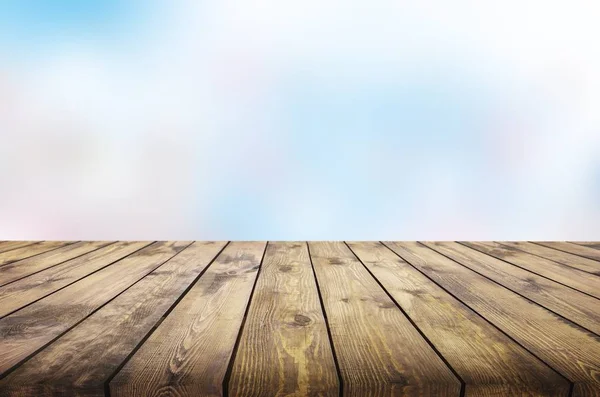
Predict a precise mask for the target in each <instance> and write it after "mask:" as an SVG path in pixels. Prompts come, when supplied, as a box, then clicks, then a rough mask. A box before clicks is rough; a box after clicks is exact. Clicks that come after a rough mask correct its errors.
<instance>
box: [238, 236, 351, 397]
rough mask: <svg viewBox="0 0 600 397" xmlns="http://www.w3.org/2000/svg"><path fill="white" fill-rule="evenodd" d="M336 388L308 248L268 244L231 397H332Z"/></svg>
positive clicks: (336, 393)
mask: <svg viewBox="0 0 600 397" xmlns="http://www.w3.org/2000/svg"><path fill="white" fill-rule="evenodd" d="M258 347H260V348H258ZM338 388H339V386H338V379H337V373H336V367H335V363H334V360H333V353H332V351H331V346H330V344H329V339H328V336H327V328H326V325H325V319H324V318H323V312H322V310H321V305H320V303H319V294H318V291H317V287H316V284H315V279H314V275H313V271H312V267H311V264H310V258H309V256H308V249H307V246H306V244H305V243H298V242H279V243H278V242H275V243H269V246H268V248H267V251H266V253H265V258H264V260H263V264H262V269H261V272H260V276H259V278H258V280H257V284H256V292H255V294H254V297H253V298H252V302H251V304H250V308H249V311H248V316H247V320H246V324H245V326H244V331H243V333H242V336H241V341H240V344H239V347H238V350H237V354H236V359H235V362H234V366H233V370H232V374H231V380H230V383H229V396H240V397H241V396H244V397H247V396H254V397H258V396H265V397H267V396H332V397H333V396H337V395H338Z"/></svg>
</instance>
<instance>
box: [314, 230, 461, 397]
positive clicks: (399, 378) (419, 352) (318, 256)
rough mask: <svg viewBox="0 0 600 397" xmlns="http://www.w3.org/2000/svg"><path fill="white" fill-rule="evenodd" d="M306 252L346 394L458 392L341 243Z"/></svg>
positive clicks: (448, 373)
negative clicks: (315, 277) (309, 255)
mask: <svg viewBox="0 0 600 397" xmlns="http://www.w3.org/2000/svg"><path fill="white" fill-rule="evenodd" d="M309 246H310V253H311V257H312V261H313V265H314V269H315V273H316V276H317V279H318V284H319V286H320V289H321V294H322V297H323V304H324V307H325V312H326V315H327V319H328V323H329V328H330V331H331V337H332V339H333V344H334V348H335V351H336V354H337V358H338V364H339V368H340V372H341V376H342V380H343V387H344V395H345V396H367V395H368V396H373V397H376V396H423V395H436V396H458V395H459V392H460V389H461V383H460V381H459V380H458V379H457V378H456V377H455V376H454V375H453V374H452V372H451V370H450V369H449V368H448V367H447V366H446V365H445V364H444V362H443V361H442V360H441V359H440V357H439V356H438V355H437V354H436V353H435V351H434V350H433V349H432V348H431V347H430V346H429V345H428V344H427V342H426V341H425V340H424V339H423V338H422V336H421V335H420V334H419V333H418V332H417V330H416V329H415V328H414V327H413V326H412V324H411V323H410V321H409V320H408V319H407V318H406V317H405V316H404V314H403V313H402V312H401V311H400V310H399V309H398V307H397V306H396V305H395V304H394V302H393V301H392V300H391V299H390V298H389V296H388V295H387V294H386V293H385V292H384V291H383V290H382V289H381V287H380V286H379V285H378V284H377V282H376V281H375V280H374V279H373V277H371V275H370V274H369V273H368V272H367V270H366V269H365V268H364V267H363V266H362V264H361V263H360V262H359V261H358V260H357V259H356V257H355V256H354V254H353V253H352V252H351V251H350V250H349V249H348V247H346V245H345V244H344V243H341V242H311V243H309Z"/></svg>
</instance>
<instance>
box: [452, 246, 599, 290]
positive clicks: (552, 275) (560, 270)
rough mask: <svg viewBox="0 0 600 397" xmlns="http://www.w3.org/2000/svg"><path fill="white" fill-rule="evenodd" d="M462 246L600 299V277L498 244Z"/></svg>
mask: <svg viewBox="0 0 600 397" xmlns="http://www.w3.org/2000/svg"><path fill="white" fill-rule="evenodd" d="M462 244H464V245H466V246H467V247H471V248H473V249H475V250H478V251H481V252H483V253H485V254H488V255H490V256H493V257H495V258H498V259H502V260H504V261H506V262H509V263H511V264H513V265H515V266H519V267H521V268H524V269H527V270H529V271H530V272H534V273H536V274H538V275H540V276H544V277H547V278H549V279H551V280H554V281H556V282H559V283H561V284H564V285H566V286H569V287H571V288H574V289H576V290H578V291H581V292H585V293H587V294H589V295H592V296H594V297H596V298H600V278H599V277H595V276H592V275H590V274H588V273H585V272H582V271H580V270H577V269H573V268H572V267H568V266H565V265H561V264H560V263H556V262H554V261H551V260H548V259H545V258H540V257H539V256H535V255H531V254H528V253H527V252H523V251H521V250H518V249H516V248H512V247H507V246H503V245H501V244H499V243H496V242H491V241H490V242H480V241H468V242H463V243H462Z"/></svg>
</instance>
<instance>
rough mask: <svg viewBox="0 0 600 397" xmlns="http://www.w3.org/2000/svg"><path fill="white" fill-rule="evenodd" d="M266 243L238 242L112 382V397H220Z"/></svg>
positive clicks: (202, 278)
mask: <svg viewBox="0 0 600 397" xmlns="http://www.w3.org/2000/svg"><path fill="white" fill-rule="evenodd" d="M264 250H265V243H264V242H233V243H230V244H229V245H228V246H227V247H226V248H225V250H224V251H223V252H222V253H221V254H220V255H219V256H218V257H217V259H216V260H215V262H213V264H212V265H211V266H210V267H209V268H208V270H207V271H206V273H204V274H203V275H202V277H200V279H199V280H198V281H197V282H196V283H195V284H194V286H193V287H192V288H191V289H190V290H189V292H188V293H187V294H186V295H185V297H184V298H183V299H182V300H181V301H180V302H179V303H178V304H177V306H176V307H175V308H174V309H173V311H172V312H171V313H170V314H169V315H168V316H167V317H166V318H165V319H164V321H163V322H162V323H161V324H160V326H159V327H158V328H157V329H156V330H155V331H154V332H153V333H152V335H151V336H150V337H149V338H148V339H147V340H146V342H145V343H144V344H143V345H142V346H141V348H140V349H139V350H138V351H137V352H136V353H135V354H134V355H133V357H132V358H131V360H129V361H128V362H127V364H126V365H125V366H124V367H123V368H122V369H121V371H119V373H118V374H117V375H116V377H115V378H114V379H113V380H112V381H111V382H110V393H111V396H113V397H115V396H151V395H159V394H161V395H172V396H178V397H184V396H221V395H222V393H223V387H222V386H223V379H224V377H225V373H226V371H227V367H228V364H229V361H230V358H231V355H232V352H233V349H234V346H235V342H236V339H237V336H238V333H239V330H240V326H241V324H242V319H243V317H244V312H245V310H246V306H247V304H248V300H249V298H250V294H251V291H252V288H253V286H254V283H255V280H256V275H257V273H258V269H259V267H260V261H261V258H262V255H263V252H264Z"/></svg>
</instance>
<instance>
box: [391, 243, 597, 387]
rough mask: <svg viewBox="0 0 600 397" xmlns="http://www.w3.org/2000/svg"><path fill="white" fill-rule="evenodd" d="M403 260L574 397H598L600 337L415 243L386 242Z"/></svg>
mask: <svg viewBox="0 0 600 397" xmlns="http://www.w3.org/2000/svg"><path fill="white" fill-rule="evenodd" d="M385 244H386V245H388V246H389V247H390V248H391V249H392V250H394V251H395V252H396V253H397V254H398V255H400V256H401V257H402V258H403V259H404V260H405V261H407V262H408V263H410V264H412V265H413V266H415V267H416V268H417V269H419V270H420V271H421V272H423V273H424V274H426V275H427V276H428V277H429V278H430V279H432V280H433V281H435V282H436V283H437V284H438V285H440V286H442V287H443V288H445V289H446V290H447V291H448V292H450V293H451V294H453V295H454V296H455V297H456V298H457V299H460V300H461V301H462V302H463V303H464V304H466V305H467V306H469V307H470V308H471V309H473V310H474V311H476V312H477V313H479V314H480V315H481V316H483V317H485V318H486V319H487V320H488V321H490V322H491V323H493V324H494V325H495V326H496V327H498V328H500V329H501V330H502V331H504V332H505V333H506V334H508V335H509V336H510V337H511V338H513V339H514V340H516V341H517V342H519V343H520V344H521V345H522V346H523V347H525V348H526V349H527V350H529V351H530V352H532V353H533V354H534V355H536V356H537V357H539V358H540V359H541V360H543V361H544V362H545V363H547V364H548V365H550V366H551V367H552V368H553V369H555V370H556V371H558V372H559V373H560V374H562V375H563V376H565V377H566V378H567V379H569V380H570V381H571V382H573V383H574V388H573V395H574V396H598V395H599V394H598V391H599V390H600V378H598V373H600V338H598V337H597V336H595V335H594V334H592V333H590V332H588V331H586V330H584V329H582V328H581V327H579V326H577V325H575V324H573V323H571V322H570V321H567V320H565V319H563V318H562V317H559V316H557V315H555V314H554V313H552V312H550V311H548V310H546V309H544V308H543V307H541V306H539V305H537V304H535V303H532V302H530V301H529V300H527V299H525V298H523V297H521V296H519V295H517V294H515V293H513V292H511V291H509V290H507V289H506V288H504V287H502V286H500V285H498V284H496V283H495V282H493V281H491V280H488V279H486V278H485V277H483V276H481V275H479V274H477V273H475V272H473V271H472V270H470V269H468V268H466V267H464V266H462V265H459V264H458V263H456V262H454V261H453V260H450V259H448V258H446V257H444V256H442V255H440V254H439V253H437V252H435V251H433V250H431V249H430V248H428V247H425V246H423V245H421V244H418V243H414V242H404V243H399V242H386V243H385Z"/></svg>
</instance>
